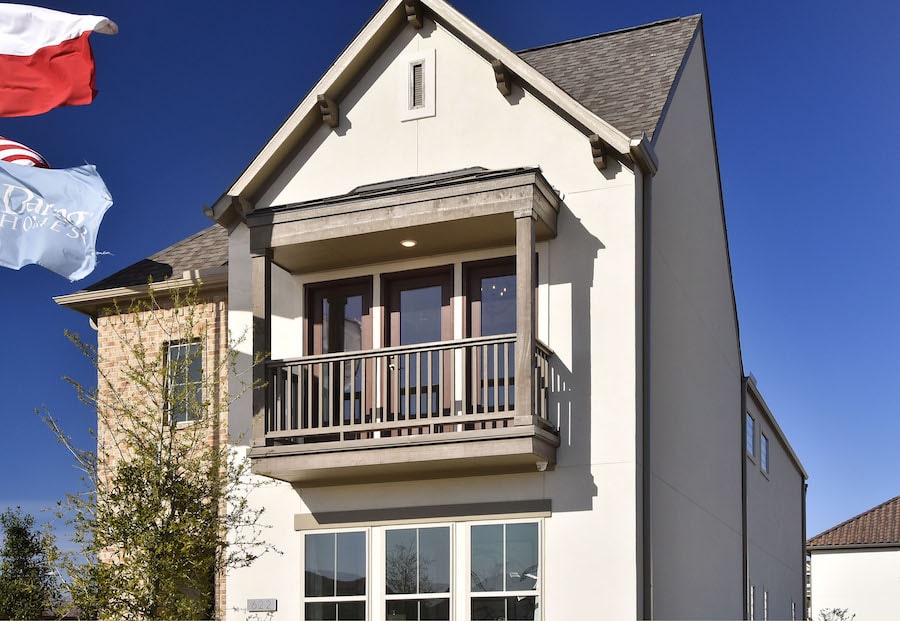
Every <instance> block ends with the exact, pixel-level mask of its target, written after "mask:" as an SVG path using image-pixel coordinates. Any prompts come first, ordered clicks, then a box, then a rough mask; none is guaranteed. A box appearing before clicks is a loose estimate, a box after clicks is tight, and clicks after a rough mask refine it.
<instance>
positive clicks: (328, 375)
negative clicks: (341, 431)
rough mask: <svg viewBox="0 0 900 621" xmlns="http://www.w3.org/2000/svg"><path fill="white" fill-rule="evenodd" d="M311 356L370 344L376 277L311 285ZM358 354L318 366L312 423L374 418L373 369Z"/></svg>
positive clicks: (321, 423)
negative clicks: (372, 409) (367, 379)
mask: <svg viewBox="0 0 900 621" xmlns="http://www.w3.org/2000/svg"><path fill="white" fill-rule="evenodd" d="M308 291H309V293H308V298H307V300H308V304H309V307H308V308H309V318H310V321H309V324H308V331H307V334H308V338H307V343H306V350H307V352H306V353H307V354H308V355H313V356H315V355H321V354H340V353H346V352H354V351H359V350H363V349H371V348H372V319H371V308H372V280H371V279H370V278H365V279H355V280H345V281H337V282H332V283H325V284H322V285H314V286H311V287H310V288H309V290H308ZM365 364H368V366H369V367H371V363H370V362H364V361H363V360H362V359H360V358H350V357H346V356H345V357H341V356H337V357H336V358H335V359H334V360H331V359H329V360H328V361H326V362H324V363H323V364H321V365H318V366H317V367H316V369H315V372H314V374H313V376H312V381H313V383H314V386H312V390H311V391H310V392H308V393H307V394H308V395H309V396H308V398H309V399H311V400H312V403H313V407H312V408H311V412H309V415H311V416H312V417H313V418H314V420H313V421H312V422H313V426H322V427H329V426H336V425H341V424H344V425H347V424H350V423H351V422H352V423H355V424H359V423H362V422H364V417H365V419H370V417H371V412H370V411H368V410H369V408H368V407H367V405H366V404H370V403H371V393H372V390H371V386H370V385H369V384H371V382H370V381H366V378H367V377H371V369H370V368H364V365H365Z"/></svg>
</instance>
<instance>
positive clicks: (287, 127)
mask: <svg viewBox="0 0 900 621" xmlns="http://www.w3.org/2000/svg"><path fill="white" fill-rule="evenodd" d="M402 4H403V3H402V0H388V1H387V2H385V3H384V5H383V6H382V8H381V9H380V10H379V11H378V13H376V14H375V16H373V17H372V18H371V19H370V21H369V23H368V24H367V25H366V26H365V27H364V28H363V31H362V32H361V33H360V35H359V36H357V38H356V40H354V42H352V43H351V44H350V45H349V46H348V47H347V49H346V50H345V51H344V53H343V54H342V55H341V56H340V57H339V58H338V60H337V61H335V63H334V64H333V65H332V67H331V68H330V69H329V71H328V72H327V73H326V75H325V76H323V78H322V80H320V82H319V84H317V85H316V86H315V87H314V88H313V89H312V90H311V91H310V94H309V95H308V96H307V98H306V99H305V100H304V102H301V104H300V105H299V106H298V107H297V109H296V110H295V111H294V113H293V114H292V115H291V117H290V118H288V120H287V121H286V122H285V123H284V124H283V125H282V127H281V128H280V129H279V130H278V132H276V134H275V136H273V137H272V139H271V140H270V141H269V143H268V144H267V145H266V146H265V147H264V148H263V149H262V150H261V151H260V153H259V154H258V155H257V156H256V158H254V162H252V163H251V164H250V166H249V167H248V168H247V169H246V170H245V171H244V173H243V174H242V175H241V177H240V178H239V179H238V180H237V181H236V182H235V184H234V186H233V187H232V189H231V190H230V191H229V193H228V194H226V195H225V196H223V197H222V198H221V199H220V200H219V209H213V210H210V211H209V212H208V213H209V215H211V216H214V217H217V218H219V220H220V221H222V219H221V215H222V209H223V208H226V207H227V206H228V205H230V203H231V200H230V199H231V197H232V196H237V195H236V194H233V193H232V192H233V191H234V190H235V186H238V185H239V184H240V181H241V179H243V178H244V177H247V175H248V174H250V175H251V176H253V175H255V174H257V173H260V172H261V169H260V168H259V167H261V166H263V164H259V162H260V161H261V159H265V158H269V157H276V156H278V157H280V156H281V155H283V154H284V152H285V151H286V150H287V149H288V148H289V145H290V143H291V140H289V139H288V138H289V137H288V136H287V135H286V133H285V132H290V131H293V132H295V133H296V132H299V131H300V130H301V129H302V128H301V125H303V124H304V119H303V118H300V117H298V113H299V112H300V111H301V109H302V108H303V106H304V103H311V104H314V103H315V99H316V95H317V94H318V93H320V92H325V90H327V88H339V87H341V84H342V81H347V80H349V79H350V78H349V77H348V76H346V75H341V74H343V73H353V71H358V70H360V69H359V68H357V67H355V63H358V62H359V60H358V59H357V58H356V56H364V55H365V54H369V53H374V52H373V49H376V48H377V47H378V40H379V38H380V37H386V36H388V34H387V33H386V32H385V31H386V30H390V29H391V28H390V27H391V25H392V24H393V25H394V26H396V25H397V19H398V9H399V10H400V12H401V13H402ZM424 4H425V5H426V6H427V8H428V9H429V10H430V16H431V17H432V18H435V19H438V20H440V21H441V22H442V23H444V24H445V25H446V26H447V27H449V28H451V30H453V31H454V32H455V33H457V34H458V35H461V36H464V37H465V38H466V39H467V40H468V41H469V42H470V44H471V45H474V46H475V47H478V48H479V50H480V51H481V52H482V53H485V54H488V55H502V56H503V57H502V58H501V60H503V61H504V62H505V63H506V64H510V65H513V64H514V63H519V64H518V66H513V67H512V68H513V69H514V72H515V73H516V75H517V76H518V77H519V79H525V80H526V81H527V82H528V84H529V85H530V86H531V87H532V88H535V89H541V88H544V89H549V90H551V91H552V90H554V89H555V90H556V91H558V92H557V93H555V95H556V96H557V99H558V96H559V95H561V96H562V97H563V98H564V99H566V100H569V101H570V102H571V103H572V104H573V105H575V106H576V107H577V108H581V109H582V111H583V112H584V113H585V114H583V115H581V120H582V121H585V122H590V121H592V120H593V121H595V122H596V123H597V124H598V125H597V126H596V127H594V129H597V130H598V131H600V130H603V129H604V128H605V129H606V130H607V132H606V134H605V138H606V139H614V140H612V141H613V142H617V144H618V145H619V148H620V149H624V152H630V153H631V154H632V156H637V155H639V154H638V153H636V151H640V150H641V147H640V140H629V138H628V136H640V135H641V134H643V133H646V134H647V135H648V136H652V135H653V133H654V132H655V131H656V129H657V127H658V125H659V122H660V120H661V118H662V115H663V114H664V110H665V105H666V103H667V101H668V98H669V96H670V94H671V90H672V86H673V84H674V82H675V79H676V77H677V75H678V72H679V70H680V68H681V66H682V64H683V62H684V58H685V56H686V54H687V52H688V50H689V46H690V45H691V42H692V41H693V39H694V37H695V35H696V33H697V31H698V28H699V27H700V24H701V18H700V16H699V15H693V16H690V17H684V18H674V19H668V20H664V21H659V22H655V23H652V24H647V25H643V26H637V27H634V28H628V29H624V30H617V31H613V32H608V33H602V34H597V35H592V36H589V37H584V38H580V39H574V40H571V41H564V42H561V43H555V44H551V45H546V46H542V47H537V48H532V49H528V50H523V51H520V52H519V53H518V54H514V53H512V52H510V51H509V50H508V49H507V48H505V47H504V46H503V45H501V44H500V43H499V42H497V41H495V40H494V39H492V38H491V37H490V36H489V35H487V34H486V33H484V32H483V31H482V30H481V29H479V28H478V27H477V26H475V25H474V24H472V23H471V22H469V20H467V19H466V18H465V17H464V16H462V15H461V14H460V13H458V12H457V11H456V10H455V9H454V8H453V7H451V6H450V5H449V4H447V3H446V2H444V1H443V0H424ZM400 23H405V20H404V21H403V22H400ZM523 74H528V75H523ZM548 85H549V86H548ZM545 94H546V93H545ZM549 96H550V99H551V100H552V99H553V96H554V93H552V92H551V93H550V94H549ZM307 100H309V102H307ZM570 112H572V111H570ZM577 112H578V111H577V110H574V113H577ZM304 114H306V115H307V116H309V114H312V115H313V116H315V110H314V106H313V108H310V109H305V110H304ZM576 116H577V114H576ZM292 122H293V124H292ZM313 122H315V119H313ZM301 133H302V132H301ZM294 139H297V138H296V136H295V137H294ZM623 145H624V146H623ZM613 146H615V145H613ZM650 157H653V156H652V154H651V156H650ZM255 165H258V168H257V169H256V170H255V171H254V170H253V169H254V166H255ZM494 172H496V171H494ZM245 187H246V186H245ZM227 254H228V250H227V232H226V230H225V228H223V227H221V226H216V225H213V226H211V227H209V228H207V229H205V230H203V231H200V232H199V233H196V234H194V235H192V236H190V237H188V238H187V239H184V240H182V241H180V242H178V243H176V244H174V245H172V246H169V247H168V248H166V249H164V250H161V251H160V252H157V253H156V254H154V255H152V256H150V257H149V258H147V259H143V260H141V261H138V262H137V263H134V264H132V265H130V266H128V267H126V268H124V269H122V270H120V271H118V272H116V273H115V274H112V275H111V276H108V277H106V278H104V279H103V280H101V281H99V282H97V283H94V284H93V285H90V286H89V287H86V288H85V289H84V290H83V292H96V291H104V290H109V289H116V288H122V287H137V286H142V285H146V284H147V283H148V281H149V280H150V279H152V280H153V281H155V282H159V281H162V280H165V279H167V278H180V277H181V276H182V274H184V273H185V272H188V271H196V270H204V269H208V268H215V267H221V266H223V265H225V263H226V262H227V258H228V257H227ZM62 297H63V298H65V297H68V296H62Z"/></svg>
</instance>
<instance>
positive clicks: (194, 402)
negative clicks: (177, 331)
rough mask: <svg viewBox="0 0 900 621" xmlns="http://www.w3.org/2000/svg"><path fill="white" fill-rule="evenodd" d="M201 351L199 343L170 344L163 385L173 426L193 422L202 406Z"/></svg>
mask: <svg viewBox="0 0 900 621" xmlns="http://www.w3.org/2000/svg"><path fill="white" fill-rule="evenodd" d="M202 378H203V350H202V348H201V347H200V342H199V341H182V342H174V343H169V344H168V346H167V351H166V382H167V387H166V390H167V395H166V397H167V399H168V412H169V420H170V421H171V423H172V424H175V423H185V422H189V421H192V420H196V419H197V417H198V414H199V408H200V407H201V404H202V403H203V386H202Z"/></svg>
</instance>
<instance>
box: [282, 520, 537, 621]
mask: <svg viewBox="0 0 900 621" xmlns="http://www.w3.org/2000/svg"><path fill="white" fill-rule="evenodd" d="M495 524H537V531H538V581H537V584H536V588H535V589H533V590H530V591H497V592H481V591H477V592H474V593H473V592H472V590H471V586H472V585H471V580H470V576H471V571H472V563H471V561H472V556H471V540H472V539H471V530H472V527H473V526H484V525H495ZM441 526H444V527H449V528H450V593H449V594H437V593H435V594H426V597H423V594H415V595H412V594H411V595H408V596H406V595H404V596H392V597H394V598H396V599H431V597H430V596H432V595H433V596H434V599H437V598H439V597H441V596H449V599H450V618H451V619H457V620H460V621H465V620H468V619H470V618H471V605H472V604H471V602H472V597H473V596H474V597H516V596H522V597H535V598H537V599H536V603H537V607H536V608H535V612H534V618H535V620H536V621H540V620H541V619H543V618H544V617H543V610H544V609H545V608H546V602H545V598H546V595H545V594H544V584H545V582H544V580H545V577H546V576H545V573H546V572H545V569H544V568H545V566H546V564H547V563H546V558H547V556H546V550H545V543H544V542H545V541H546V538H545V535H544V518H542V517H521V518H504V517H502V516H498V517H495V518H487V517H486V518H485V519H478V520H467V521H446V522H431V521H424V522H422V521H411V522H409V523H404V524H396V523H394V524H385V525H379V526H363V527H360V526H357V527H341V528H323V529H318V528H316V529H311V530H302V531H298V534H299V535H300V562H301V571H300V575H301V578H300V611H299V612H300V618H301V619H305V618H306V603H307V601H313V602H323V603H324V602H328V601H348V600H357V601H363V600H364V601H365V604H366V617H367V618H368V619H382V618H385V617H386V612H387V608H386V600H387V597H386V595H387V593H386V588H385V587H386V576H385V571H384V562H385V561H384V559H385V553H386V540H387V538H386V537H385V533H387V531H389V530H396V529H404V528H432V527H441ZM351 532H363V533H365V536H366V595H365V596H364V597H363V596H334V597H316V598H312V599H311V600H307V598H306V580H305V578H304V576H305V558H306V535H308V534H317V535H318V534H330V533H337V534H340V533H351Z"/></svg>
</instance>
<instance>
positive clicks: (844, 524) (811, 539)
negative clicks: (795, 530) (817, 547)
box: [809, 495, 900, 542]
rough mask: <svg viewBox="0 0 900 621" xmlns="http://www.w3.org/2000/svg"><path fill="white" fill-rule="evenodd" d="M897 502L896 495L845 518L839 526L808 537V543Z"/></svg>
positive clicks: (898, 496)
mask: <svg viewBox="0 0 900 621" xmlns="http://www.w3.org/2000/svg"><path fill="white" fill-rule="evenodd" d="M898 500H900V495H897V496H894V497H893V498H890V499H888V500H885V501H884V502H883V503H881V504H879V505H875V506H874V507H872V508H871V509H866V510H865V511H863V512H861V513H857V514H856V515H854V516H852V517H849V518H847V519H846V520H844V521H843V522H841V523H840V524H837V525H835V526H832V527H831V528H829V529H827V530H823V531H822V532H821V533H819V534H818V535H815V536H813V537H810V538H809V541H810V542H812V541H814V540H815V539H819V538H820V537H823V536H824V535H827V534H828V533H831V532H834V531H836V530H838V529H839V528H842V527H844V526H847V525H848V524H850V523H852V522H855V521H856V520H859V519H860V518H862V517H864V516H866V515H868V514H870V513H874V512H875V511H877V510H878V509H881V508H882V507H884V506H885V505H889V504H891V503H893V502H896V501H898Z"/></svg>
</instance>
